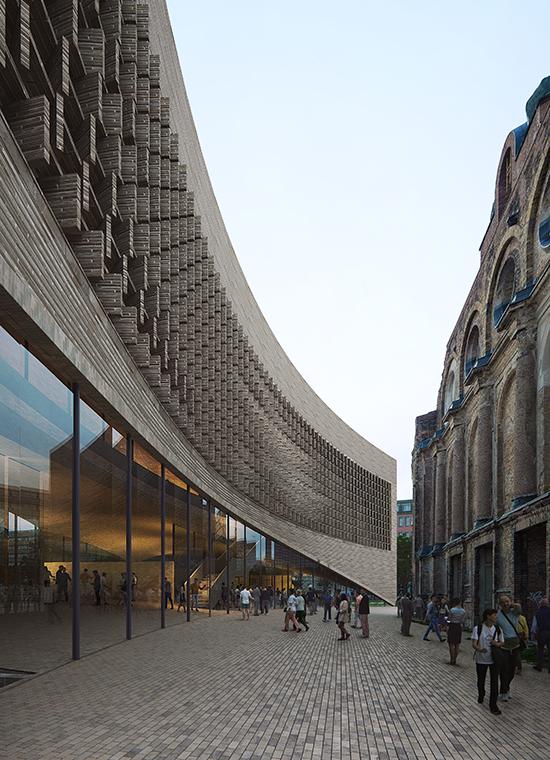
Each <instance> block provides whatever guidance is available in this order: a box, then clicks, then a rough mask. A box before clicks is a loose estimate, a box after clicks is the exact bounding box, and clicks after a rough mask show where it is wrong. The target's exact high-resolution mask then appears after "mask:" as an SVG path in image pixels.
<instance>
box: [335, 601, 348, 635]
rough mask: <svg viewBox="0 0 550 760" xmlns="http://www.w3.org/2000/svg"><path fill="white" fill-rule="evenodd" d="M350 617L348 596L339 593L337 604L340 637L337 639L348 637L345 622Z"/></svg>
mask: <svg viewBox="0 0 550 760" xmlns="http://www.w3.org/2000/svg"><path fill="white" fill-rule="evenodd" d="M349 619H350V609H349V602H348V597H347V595H346V594H344V593H342V594H340V602H339V605H338V628H339V629H340V638H339V639H338V641H347V640H348V639H349V637H350V633H349V631H348V630H347V629H346V625H347V623H349Z"/></svg>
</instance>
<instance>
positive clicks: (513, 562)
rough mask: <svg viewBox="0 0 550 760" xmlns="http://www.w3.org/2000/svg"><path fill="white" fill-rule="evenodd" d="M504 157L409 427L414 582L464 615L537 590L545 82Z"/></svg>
mask: <svg viewBox="0 0 550 760" xmlns="http://www.w3.org/2000/svg"><path fill="white" fill-rule="evenodd" d="M526 112H527V122H526V123H525V124H523V125H521V126H520V127H518V128H517V129H514V130H513V131H512V132H511V133H510V134H509V135H508V137H507V139H506V141H505V143H504V147H503V149H502V154H501V159H500V163H499V166H498V170H497V177H496V186H495V201H494V206H493V211H492V214H491V219H490V222H489V226H488V229H487V232H486V233H485V236H484V238H483V241H482V244H481V249H480V251H481V260H480V267H479V271H478V274H477V276H476V278H475V280H474V283H473V285H472V288H471V290H470V293H469V295H468V297H467V299H466V302H465V304H464V307H463V309H462V312H461V314H460V316H459V319H458V321H457V323H456V326H455V328H454V330H453V332H452V334H451V336H450V338H449V341H448V344H447V350H446V355H445V362H444V366H443V373H442V381H441V386H440V390H439V394H438V399H437V409H436V410H434V411H433V412H430V413H429V414H425V415H423V416H421V417H418V418H417V420H416V434H415V445H414V450H413V457H412V470H413V483H414V503H415V514H416V525H415V555H416V561H415V575H416V585H417V589H418V590H419V591H421V592H422V593H426V594H428V593H431V592H432V591H434V592H436V593H444V592H448V593H451V594H455V595H457V596H461V597H462V598H463V599H464V600H465V607H466V609H467V611H468V613H469V616H470V619H473V618H474V616H476V615H477V614H479V612H480V611H481V610H482V609H483V608H484V607H485V606H488V605H491V604H492V603H494V601H495V596H496V595H497V594H498V593H499V592H500V591H503V590H506V591H508V592H511V593H512V594H513V595H514V596H515V597H517V598H519V599H520V600H521V601H522V603H523V605H524V609H525V610H526V611H527V614H528V615H529V614H531V612H532V608H533V603H534V599H536V597H537V595H540V594H542V593H547V592H548V584H549V580H548V565H549V561H548V553H549V533H550V146H549V143H548V134H549V130H550V78H547V79H545V80H543V81H542V82H541V84H540V86H539V87H538V88H537V90H536V91H535V93H534V94H533V96H532V97H531V98H530V99H529V101H528V102H527V106H526Z"/></svg>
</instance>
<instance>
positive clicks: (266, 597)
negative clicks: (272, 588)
mask: <svg viewBox="0 0 550 760" xmlns="http://www.w3.org/2000/svg"><path fill="white" fill-rule="evenodd" d="M269 602H270V594H269V589H268V588H266V587H265V586H264V588H263V589H262V593H261V595H260V612H261V613H262V615H267V613H268V612H269Z"/></svg>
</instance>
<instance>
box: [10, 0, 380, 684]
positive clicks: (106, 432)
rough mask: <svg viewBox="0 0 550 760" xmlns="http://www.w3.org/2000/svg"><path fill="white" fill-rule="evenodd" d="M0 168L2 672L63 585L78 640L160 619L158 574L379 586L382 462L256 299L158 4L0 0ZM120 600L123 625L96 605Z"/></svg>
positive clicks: (196, 580)
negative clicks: (310, 380)
mask: <svg viewBox="0 0 550 760" xmlns="http://www.w3.org/2000/svg"><path fill="white" fill-rule="evenodd" d="M12 6H13V7H12ZM0 163H1V166H0V252H1V259H0V319H1V326H2V332H1V334H0V335H1V340H0V345H1V352H0V359H1V362H2V381H1V383H2V388H1V389H2V394H1V399H2V401H1V404H0V443H1V448H0V460H1V464H2V475H1V478H2V481H1V482H2V510H0V523H1V524H2V526H3V536H4V537H3V540H2V544H1V547H0V583H1V586H0V593H1V596H2V601H1V603H0V606H1V607H2V610H3V611H4V613H5V615H6V617H5V618H4V621H8V623H9V625H7V626H4V629H3V630H5V631H7V635H8V641H9V644H8V648H9V646H11V647H12V649H13V651H14V656H13V658H12V659H10V657H7V661H6V662H3V663H1V664H2V665H5V666H10V665H13V666H15V667H22V666H21V665H20V663H21V662H23V663H24V662H26V659H25V658H26V657H27V655H28V651H29V650H30V649H32V642H33V640H34V639H33V637H34V636H35V634H34V633H33V632H32V630H29V626H28V625H27V624H26V621H28V620H29V619H30V618H31V617H32V618H33V619H34V618H35V619H36V620H37V621H38V622H39V623H40V621H41V620H42V619H44V617H45V616H48V615H49V616H50V617H51V616H53V615H59V616H60V617H61V618H62V620H63V619H65V618H67V619H68V617H70V615H69V612H68V609H65V608H64V607H63V605H64V604H67V600H68V599H69V598H70V597H71V595H72V598H73V601H77V602H78V601H79V606H80V613H81V615H82V622H81V623H78V621H77V622H76V623H75V621H74V619H73V621H72V624H73V629H74V627H75V625H76V626H77V627H78V626H79V630H80V638H81V640H82V642H83V646H84V648H85V649H86V647H87V646H88V648H90V647H91V648H93V645H92V644H91V643H90V644H89V645H88V644H87V639H86V634H87V632H89V633H90V636H92V632H94V631H95V629H98V630H97V631H96V632H95V633H94V636H95V640H96V641H98V640H102V641H104V643H111V641H112V640H116V639H117V637H118V636H119V635H121V632H122V631H123V630H124V632H125V634H126V635H131V634H132V632H133V631H135V630H136V629H137V630H142V629H144V630H147V629H148V628H149V627H154V626H158V625H159V624H160V615H156V616H154V615H153V611H154V610H155V609H158V608H160V607H161V605H160V599H161V595H162V591H161V578H164V577H165V578H166V587H167V588H170V589H171V590H173V591H177V590H178V589H180V588H181V587H182V586H183V588H184V597H185V594H187V595H190V594H191V593H195V591H193V589H192V586H193V584H195V586H196V587H198V590H197V589H196V593H197V595H198V596H199V597H200V599H199V605H200V606H202V607H203V608H205V609H206V608H208V609H212V608H215V607H219V606H223V605H224V604H225V603H226V598H227V595H228V589H230V587H231V586H236V585H238V584H242V583H243V582H247V583H248V582H250V583H252V582H261V583H262V585H266V586H272V587H273V589H275V588H277V587H280V588H288V587H289V586H290V585H296V583H298V582H299V583H301V584H305V582H306V580H307V581H308V582H309V583H310V584H313V585H315V586H319V587H320V586H321V585H323V584H325V585H326V584H333V585H334V584H336V585H338V584H339V585H346V584H347V585H351V584H357V585H363V586H366V587H367V588H368V589H369V590H370V591H372V592H373V593H375V594H377V595H379V596H381V597H383V598H386V599H390V598H392V596H393V593H394V585H395V582H394V578H395V555H394V550H395V535H394V532H395V525H394V519H395V518H394V504H395V462H394V460H393V459H391V458H390V457H389V456H387V455H386V454H385V453H384V452H382V451H380V450H379V449H377V448H376V447H375V446H373V445H371V444H370V443H369V442H368V441H366V440H365V439H363V438H362V437H360V436H359V435H358V434H357V433H355V432H354V431H353V430H352V429H350V428H349V427H348V426H347V425H346V424H345V423H344V422H343V421H342V420H341V419H339V418H338V417H337V416H336V415H335V414H334V413H333V412H332V411H331V410H330V409H329V408H328V407H327V406H326V405H325V404H324V403H323V402H322V401H321V399H320V398H319V397H318V396H317V395H316V394H315V393H314V391H313V390H312V389H311V388H310V387H309V386H308V385H307V383H306V382H305V381H304V379H303V378H302V377H301V375H300V374H299V373H298V371H297V370H296V368H295V367H294V366H293V365H292V363H291V362H290V361H289V359H288V357H287V356H286V354H285V353H284V351H283V349H282V348H281V346H280V345H279V343H278V342H277V340H276V338H275V337H274V335H273V333H272V332H271V330H270V328H269V326H268V325H267V323H266V321H265V319H264V317H263V315H262V313H261V311H260V309H259V307H258V305H257V304H256V301H255V300H254V297H253V295H252V293H251V291H250V289H249V287H248V285H247V282H246V280H245V278H244V275H243V273H242V270H241V268H240V266H239V263H238V261H237V258H236V256H235V253H234V251H233V248H232V246H231V242H230V240H229V238H228V235H227V232H226V229H225V226H224V223H223V220H222V218H221V215H220V212H219V209H218V206H217V203H216V199H215V196H214V193H213V190H212V187H211V185H210V180H209V177H208V173H207V170H206V166H205V163H204V159H203V156H202V153H201V149H200V145H199V141H198V138H197V134H196V131H195V127H194V124H193V119H192V115H191V111H190V108H189V103H188V101H187V97H186V93H185V87H184V83H183V79H182V74H181V70H180V67H179V63H178V60H177V54H176V49H175V45H174V41H173V38H172V33H171V28H170V22H169V17H168V12H167V8H166V4H165V2H164V0H153V1H152V2H150V3H149V4H147V3H142V2H137V3H136V2H135V0H101V1H100V2H98V1H97V0H51V1H46V2H43V3H42V2H40V3H30V2H28V0H20V1H19V2H18V3H13V4H11V5H10V3H9V2H4V1H2V2H0ZM77 547H78V549H77ZM132 573H133V576H132ZM98 577H99V579H100V580H99V581H98V580H97V578H98ZM131 577H133V578H134V581H133V582H132V583H131V584H130V582H129V579H130V578H131ZM268 581H269V583H268ZM130 586H131V587H132V595H133V597H134V598H133V605H130V604H128V603H127V602H128V595H129V588H130ZM185 589H186V590H185ZM125 600H126V608H127V609H126V616H125V623H124V626H122V625H120V627H119V629H118V632H117V634H116V635H115V634H113V632H112V631H113V626H112V625H111V626H110V627H107V626H105V625H102V624H101V623H100V622H99V620H98V618H97V617H94V616H93V614H91V611H90V609H89V608H90V607H93V606H94V605H95V603H96V602H97V606H104V607H108V608H109V609H110V610H111V612H112V613H113V614H112V618H113V624H114V625H118V623H116V624H115V623H114V620H115V618H116V615H115V613H114V608H115V607H117V606H118V607H120V608H123V607H124V606H125ZM138 611H139V612H140V613H141V614H138ZM119 612H120V613H121V610H119ZM170 612H171V611H170ZM72 614H73V617H74V612H73V613H72ZM121 614H122V613H121ZM188 614H189V613H188ZM166 615H167V613H164V612H163V613H162V622H163V624H166V623H167V622H168V623H170V622H171V620H172V619H171V618H170V615H168V618H170V619H168V620H167V617H166ZM35 630H36V629H35ZM38 630H39V628H38ZM21 631H23V634H22V635H20V636H19V637H18V635H17V634H18V632H21ZM10 636H11V638H9V637H10ZM27 637H28V638H27ZM17 638H19V643H17V645H15V644H14V640H15V639H17ZM73 646H74V645H73ZM14 647H15V648H14ZM25 647H27V649H26V648H25ZM73 652H74V649H73ZM40 656H41V657H42V658H43V660H44V661H51V662H55V661H58V660H59V658H60V657H61V655H59V656H58V655H56V654H55V653H54V654H50V653H46V652H43V651H41V653H40ZM33 657H34V659H35V660H36V659H37V657H36V656H33ZM31 659H32V658H31ZM41 666H42V662H38V664H34V663H33V664H32V667H27V668H25V669H31V670H32V669H34V668H35V667H41Z"/></svg>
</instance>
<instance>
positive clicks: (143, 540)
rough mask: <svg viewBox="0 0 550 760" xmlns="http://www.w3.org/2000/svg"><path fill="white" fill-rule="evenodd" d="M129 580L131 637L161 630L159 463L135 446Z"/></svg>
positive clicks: (135, 444) (137, 445)
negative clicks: (133, 634)
mask: <svg viewBox="0 0 550 760" xmlns="http://www.w3.org/2000/svg"><path fill="white" fill-rule="evenodd" d="M133 469H134V472H133V503H132V579H131V594H132V607H133V610H134V633H135V634H136V635H139V634H141V633H145V632H147V631H152V630H155V629H156V628H159V627H160V601H161V600H160V597H161V577H160V463H159V462H157V460H156V459H155V458H154V457H153V456H151V454H149V453H148V452H147V451H146V450H145V449H143V448H142V447H141V446H140V445H139V444H137V443H134V468H133Z"/></svg>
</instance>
